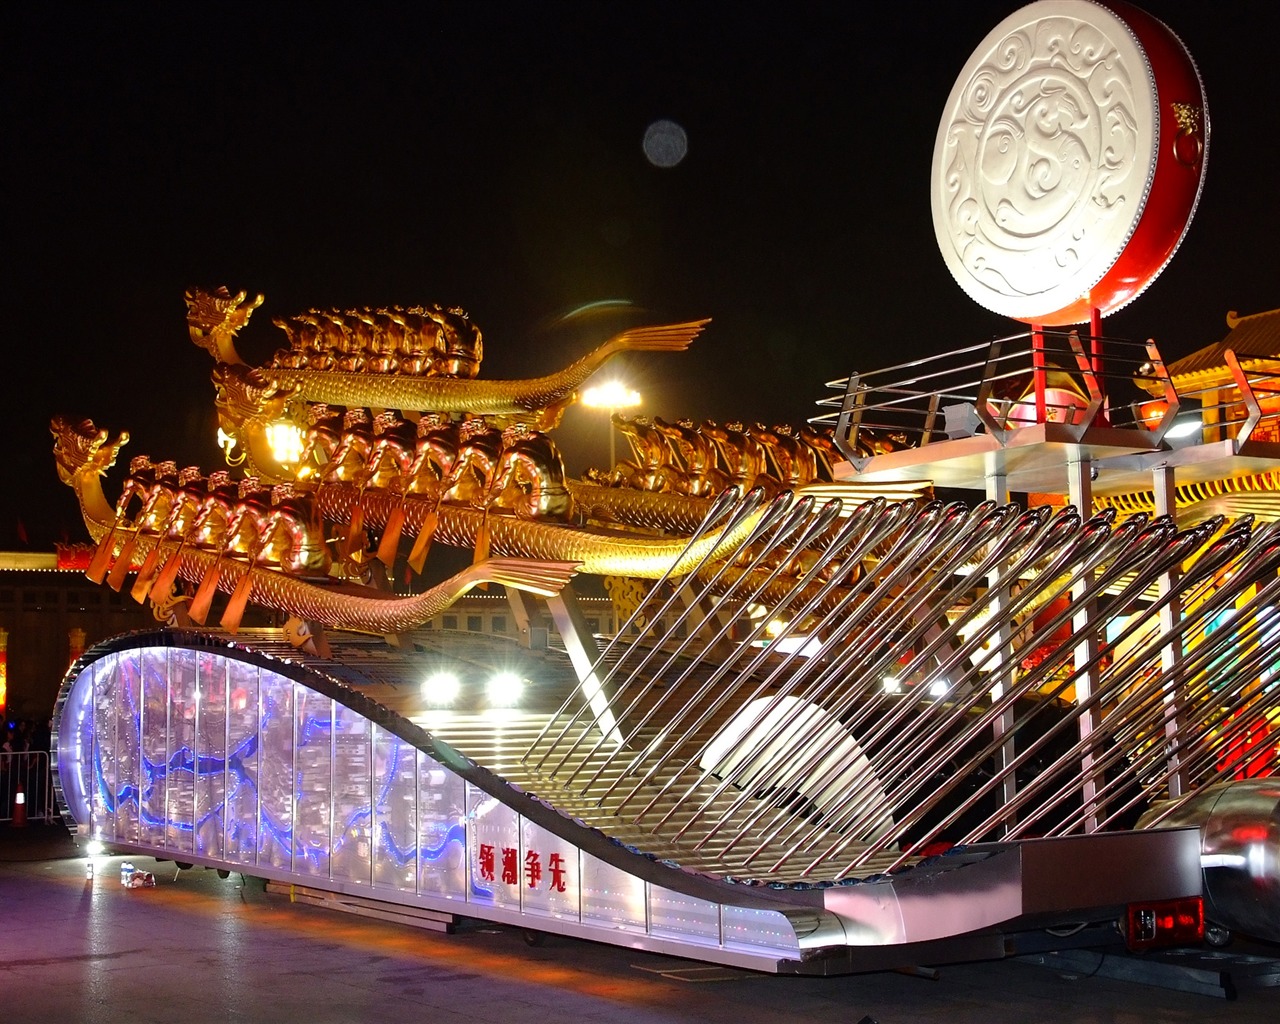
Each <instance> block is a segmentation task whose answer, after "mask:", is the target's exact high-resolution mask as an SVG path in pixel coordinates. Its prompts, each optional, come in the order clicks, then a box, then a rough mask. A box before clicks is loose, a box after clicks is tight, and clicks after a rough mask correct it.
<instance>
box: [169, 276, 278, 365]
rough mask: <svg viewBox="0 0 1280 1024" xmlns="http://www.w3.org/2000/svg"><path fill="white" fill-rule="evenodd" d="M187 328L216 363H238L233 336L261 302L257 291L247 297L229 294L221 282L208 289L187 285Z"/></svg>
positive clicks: (238, 358) (241, 294)
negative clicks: (255, 294)
mask: <svg viewBox="0 0 1280 1024" xmlns="http://www.w3.org/2000/svg"><path fill="white" fill-rule="evenodd" d="M184 297H185V298H186V300H187V330H188V331H189V332H190V334H191V340H192V341H193V342H195V343H196V344H197V345H199V346H200V347H201V348H203V349H205V350H206V351H207V352H208V353H209V354H210V355H211V356H213V358H214V359H216V360H217V361H218V362H220V363H240V362H243V360H241V359H240V357H239V356H238V355H236V350H235V336H236V332H237V331H238V330H240V328H242V327H243V326H244V325H245V324H247V323H248V322H249V317H250V316H252V315H253V311H254V310H255V309H257V308H258V307H259V306H261V305H262V299H263V297H262V296H261V295H259V296H257V297H256V298H254V299H252V300H250V299H249V298H248V293H247V292H237V293H236V294H235V295H232V294H231V293H230V292H229V291H227V289H226V286H225V285H223V286H221V287H219V288H217V289H215V290H214V291H212V292H206V291H205V290H204V289H202V288H188V289H187V291H186V295H185V296H184Z"/></svg>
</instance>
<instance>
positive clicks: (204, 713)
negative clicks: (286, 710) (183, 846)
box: [195, 651, 227, 860]
mask: <svg viewBox="0 0 1280 1024" xmlns="http://www.w3.org/2000/svg"><path fill="white" fill-rule="evenodd" d="M196 672H197V677H196V678H197V681H198V690H197V694H198V698H199V699H198V704H197V709H198V713H199V727H198V729H197V738H196V751H197V755H196V756H197V762H196V771H195V792H196V821H195V853H196V854H197V855H198V856H201V857H214V858H217V859H219V860H220V859H222V857H223V855H224V852H225V843H224V840H225V838H226V830H225V827H224V826H225V816H224V815H223V805H224V804H225V803H226V793H227V771H226V767H227V663H226V661H225V660H224V659H222V658H219V657H217V656H216V655H214V654H212V653H211V652H208V651H202V652H200V654H199V655H198V656H197V659H196Z"/></svg>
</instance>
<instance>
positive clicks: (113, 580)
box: [107, 533, 138, 591]
mask: <svg viewBox="0 0 1280 1024" xmlns="http://www.w3.org/2000/svg"><path fill="white" fill-rule="evenodd" d="M137 546H138V535H137V534H136V533H135V534H134V535H133V536H132V537H130V538H129V539H128V540H127V541H126V542H125V545H124V550H123V551H121V552H120V557H119V558H117V559H116V564H115V565H113V566H112V567H111V572H110V573H108V574H107V586H109V587H110V588H111V589H112V590H116V591H118V590H119V589H120V588H121V587H122V586H123V585H124V578H125V577H126V576H128V575H129V569H130V567H131V566H132V564H133V549H134V548H135V547H137Z"/></svg>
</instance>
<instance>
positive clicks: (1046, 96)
mask: <svg viewBox="0 0 1280 1024" xmlns="http://www.w3.org/2000/svg"><path fill="white" fill-rule="evenodd" d="M1208 147H1209V116H1208V110H1207V108H1206V106H1205V98H1204V88H1203V86H1202V84H1201V81H1200V76H1199V73H1198V72H1197V70H1196V67H1195V64H1194V63H1193V61H1192V60H1191V57H1190V55H1189V54H1188V53H1187V51H1186V48H1185V47H1184V46H1183V45H1182V43H1181V41H1180V40H1179V39H1178V38H1177V36H1175V35H1174V34H1173V32H1172V31H1170V29H1169V28H1168V27H1167V26H1166V25H1164V24H1163V23H1162V22H1160V21H1158V20H1157V19H1155V18H1154V17H1152V16H1151V15H1149V14H1147V13H1146V12H1145V11H1142V10H1139V9H1138V8H1136V7H1132V6H1130V5H1129V4H1125V3H1119V2H1114V3H1110V2H1109V3H1107V4H1106V5H1105V6H1104V5H1103V4H1100V3H1094V2H1092V0H1040V2H1037V3H1032V4H1030V5H1028V6H1026V7H1023V8H1021V9H1020V10H1018V11H1016V12H1014V13H1013V14H1012V15H1010V16H1009V17H1008V18H1006V19H1005V20H1004V21H1002V22H1001V23H1000V24H999V25H998V26H996V28H995V29H994V30H993V31H992V32H991V33H990V34H989V35H988V36H987V37H986V39H984V40H983V42H982V44H981V45H980V46H979V47H978V48H977V50H975V51H974V53H973V56H972V57H970V58H969V62H968V63H967V64H966V65H965V67H964V70H963V71H962V72H961V73H960V76H959V78H958V79H957V80H956V83H955V86H954V87H953V88H952V90H951V95H950V97H949V98H948V100H947V106H946V110H945V112H944V113H943V116H942V121H941V123H940V125H939V126H938V137H937V141H936V143H935V146H934V153H933V181H932V187H933V224H934V230H935V232H936V234H937V238H938V245H939V248H940V249H941V250H942V255H943V258H944V259H945V261H946V264H947V267H948V268H949V269H950V271H951V273H952V275H953V276H954V277H955V279H956V281H957V282H958V283H959V285H960V287H961V288H963V289H964V291H965V292H966V293H967V294H968V295H969V296H970V297H971V298H972V299H973V300H974V301H975V302H978V303H979V304H981V305H982V306H985V307H986V308H987V309H990V310H992V311H993V312H996V313H1000V314H1003V315H1005V316H1009V317H1012V318H1014V319H1016V320H1022V321H1025V322H1027V323H1031V324H1040V325H1043V326H1046V327H1049V326H1062V325H1067V324H1077V323H1084V322H1086V321H1089V320H1090V319H1091V315H1092V313H1093V311H1094V310H1097V311H1098V313H1099V315H1101V316H1106V315H1107V314H1109V313H1113V312H1115V311H1116V310H1118V309H1120V308H1121V307H1123V306H1125V305H1127V304H1128V303H1130V302H1132V301H1133V300H1134V299H1135V298H1136V297H1137V296H1138V295H1140V294H1141V293H1142V292H1143V290H1144V289H1146V287H1147V286H1148V285H1149V284H1150V283H1151V282H1152V281H1153V280H1154V279H1155V278H1156V276H1157V275H1158V274H1159V273H1160V271H1161V270H1162V269H1163V268H1164V266H1165V264H1167V263H1168V262H1169V260H1170V259H1171V258H1172V257H1173V254H1174V252H1176V251H1177V248H1178V246H1179V244H1180V243H1181V241H1182V238H1183V236H1184V235H1185V233H1186V230H1187V227H1188V225H1189V224H1190V223H1191V217H1192V215H1193V214H1194V212H1195V208H1196V203H1197V202H1198V200H1199V197H1200V189H1201V186H1202V183H1203V181H1204V170H1205V163H1206V159H1207V157H1208Z"/></svg>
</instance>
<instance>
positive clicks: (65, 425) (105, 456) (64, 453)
mask: <svg viewBox="0 0 1280 1024" xmlns="http://www.w3.org/2000/svg"><path fill="white" fill-rule="evenodd" d="M49 429H50V430H51V431H52V433H53V438H54V441H53V454H54V458H55V460H56V462H57V466H58V479H60V480H61V481H62V482H63V483H64V484H74V483H75V482H76V480H77V478H79V479H84V478H85V477H88V476H101V475H102V474H104V473H105V472H106V471H107V470H108V469H110V468H111V467H112V466H114V465H115V464H116V458H117V457H118V456H119V454H120V449H121V448H123V447H124V446H125V445H126V444H127V443H128V441H129V434H128V432H127V431H122V432H121V433H120V436H119V437H117V438H116V439H115V441H112V442H108V440H107V438H108V437H109V436H110V435H109V434H108V433H107V431H106V430H105V429H102V430H99V429H98V428H97V427H95V426H94V425H93V420H89V419H84V420H80V421H79V422H78V423H75V422H72V421H71V420H70V419H68V418H67V417H65V416H55V417H54V418H53V420H52V422H51V423H50V425H49Z"/></svg>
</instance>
